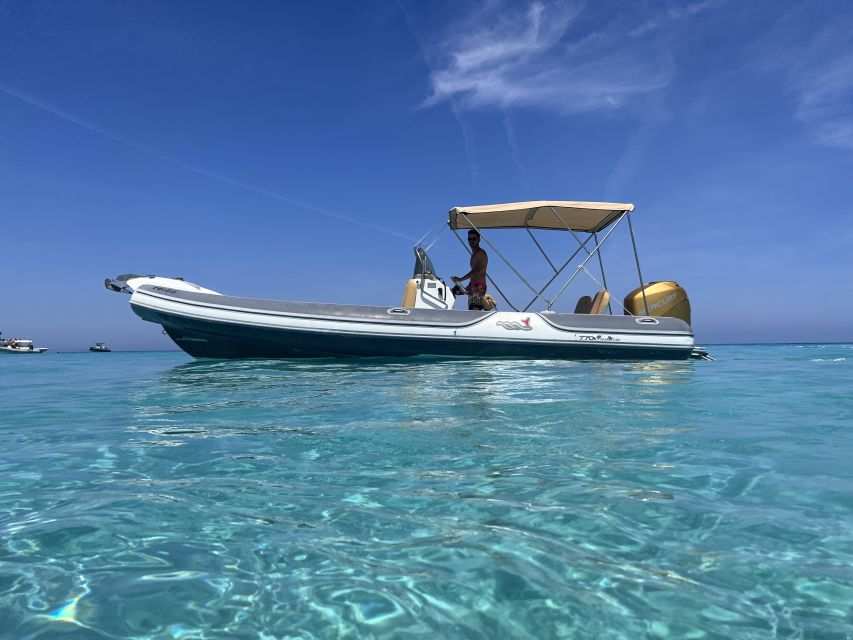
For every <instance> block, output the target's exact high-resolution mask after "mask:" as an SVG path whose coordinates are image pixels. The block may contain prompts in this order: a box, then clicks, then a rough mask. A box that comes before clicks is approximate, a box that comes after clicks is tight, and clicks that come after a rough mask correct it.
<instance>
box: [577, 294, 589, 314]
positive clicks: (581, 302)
mask: <svg viewBox="0 0 853 640" xmlns="http://www.w3.org/2000/svg"><path fill="white" fill-rule="evenodd" d="M590 309H592V298H590V297H589V296H581V297H580V298H578V303H577V304H576V305H575V313H589V310H590Z"/></svg>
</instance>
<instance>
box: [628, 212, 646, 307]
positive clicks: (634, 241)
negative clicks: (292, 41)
mask: <svg viewBox="0 0 853 640" xmlns="http://www.w3.org/2000/svg"><path fill="white" fill-rule="evenodd" d="M628 230H629V231H630V232H631V245H633V247H634V262H636V263H637V275H638V276H639V278H640V291H641V292H642V294H643V306H644V307H645V308H646V315H649V303H648V302H646V286H645V285H644V284H643V273H642V272H641V271H640V257H639V255H637V241H636V240H635V239H634V225H632V224H631V216H630V215H628Z"/></svg>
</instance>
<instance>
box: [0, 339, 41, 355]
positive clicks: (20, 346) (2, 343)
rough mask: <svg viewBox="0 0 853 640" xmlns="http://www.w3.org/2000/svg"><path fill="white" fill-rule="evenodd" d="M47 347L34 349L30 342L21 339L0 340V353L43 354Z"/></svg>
mask: <svg viewBox="0 0 853 640" xmlns="http://www.w3.org/2000/svg"><path fill="white" fill-rule="evenodd" d="M46 351H47V347H34V346H33V341H32V340H24V339H23V338H9V339H8V340H3V339H0V353H44V352H46Z"/></svg>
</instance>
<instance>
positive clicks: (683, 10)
mask: <svg viewBox="0 0 853 640" xmlns="http://www.w3.org/2000/svg"><path fill="white" fill-rule="evenodd" d="M723 2H724V0H701V1H700V2H693V3H689V4H686V5H684V6H675V7H670V8H669V9H668V10H667V11H666V12H665V13H663V14H662V15H659V16H656V17H654V18H652V19H651V20H647V21H646V22H644V23H643V24H641V25H640V26H639V27H637V28H636V29H632V30H631V31H630V33H629V35H630V36H631V37H634V38H636V37H639V36H644V35H646V34H648V33H651V32H652V31H657V30H658V29H660V28H662V27H663V26H664V25H666V24H668V23H670V22H675V21H677V20H683V19H684V18H689V17H690V16H695V15H696V14H697V13H701V12H702V11H706V10H707V9H716V8H717V7H719V6H720V5H721V4H723Z"/></svg>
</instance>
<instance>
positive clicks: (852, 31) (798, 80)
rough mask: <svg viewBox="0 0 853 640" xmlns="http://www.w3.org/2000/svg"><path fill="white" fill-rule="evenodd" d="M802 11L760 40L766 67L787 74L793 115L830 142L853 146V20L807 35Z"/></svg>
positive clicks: (824, 141) (822, 140)
mask: <svg viewBox="0 0 853 640" xmlns="http://www.w3.org/2000/svg"><path fill="white" fill-rule="evenodd" d="M800 20H801V16H800V14H799V12H796V11H794V12H791V13H790V14H788V15H787V16H785V17H784V18H783V19H782V20H780V22H779V24H777V25H776V28H775V29H774V30H773V31H771V33H770V34H769V35H768V37H767V40H766V41H765V42H764V43H763V44H762V54H763V55H762V62H763V66H764V67H765V68H766V69H770V70H772V71H776V72H781V73H783V74H784V75H783V77H784V78H785V84H786V87H787V89H788V91H789V93H791V95H792V96H793V97H794V101H795V102H794V117H795V118H796V119H797V120H798V121H799V122H801V123H803V125H805V126H806V127H807V129H808V130H809V131H810V133H811V135H812V137H813V138H814V140H815V141H816V142H817V143H819V144H823V145H826V146H831V147H839V148H846V149H853V22H852V21H850V20H849V19H846V20H840V21H839V20H836V21H834V22H832V23H831V24H828V25H827V26H825V27H824V28H823V29H821V30H820V31H818V32H817V33H809V34H808V35H804V33H803V31H802V29H801V28H800Z"/></svg>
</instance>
